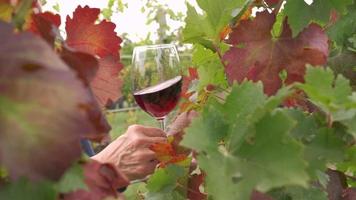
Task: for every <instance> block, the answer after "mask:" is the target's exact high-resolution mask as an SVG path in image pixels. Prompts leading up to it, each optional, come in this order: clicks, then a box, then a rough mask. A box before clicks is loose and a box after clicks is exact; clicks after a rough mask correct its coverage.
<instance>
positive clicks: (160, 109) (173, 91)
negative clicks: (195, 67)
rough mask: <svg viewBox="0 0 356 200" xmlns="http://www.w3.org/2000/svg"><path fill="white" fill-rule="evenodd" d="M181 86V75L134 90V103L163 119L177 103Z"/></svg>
mask: <svg viewBox="0 0 356 200" xmlns="http://www.w3.org/2000/svg"><path fill="white" fill-rule="evenodd" d="M181 87H182V76H176V77H175V78H172V79H169V80H166V81H164V82H162V83H159V84H157V85H154V86H150V87H147V88H145V89H142V90H139V91H137V92H134V98H135V100H136V103H137V104H138V105H139V106H140V107H141V108H142V109H143V110H144V111H146V112H147V113H149V114H150V115H152V116H153V117H155V118H156V119H158V120H163V119H164V117H165V116H166V115H167V114H168V113H170V112H171V111H172V110H173V109H174V108H175V107H176V105H177V103H178V101H179V98H180V93H181Z"/></svg>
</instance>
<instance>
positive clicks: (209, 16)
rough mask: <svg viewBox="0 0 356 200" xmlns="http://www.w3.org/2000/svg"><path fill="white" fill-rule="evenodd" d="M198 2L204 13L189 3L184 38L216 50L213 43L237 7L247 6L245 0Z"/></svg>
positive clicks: (239, 8) (207, 0) (203, 0)
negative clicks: (200, 12)
mask: <svg viewBox="0 0 356 200" xmlns="http://www.w3.org/2000/svg"><path fill="white" fill-rule="evenodd" d="M248 2H249V1H248ZM197 3H198V5H199V7H200V8H201V9H202V10H203V11H204V14H199V13H198V12H197V11H196V9H195V8H194V7H193V6H191V5H189V4H187V7H188V11H187V17H186V19H185V22H186V24H187V25H186V27H185V28H184V30H183V36H184V40H185V41H186V42H191V43H198V44H202V45H203V46H205V47H206V48H209V49H212V50H213V51H215V50H214V49H215V48H214V45H213V44H215V42H216V41H218V40H219V33H220V31H221V30H222V29H223V28H224V27H225V26H226V25H228V24H229V22H230V20H231V19H232V18H233V17H235V16H233V11H234V10H235V9H237V10H239V11H241V10H243V9H241V8H242V7H244V6H245V0H221V1H215V0H198V1H197Z"/></svg>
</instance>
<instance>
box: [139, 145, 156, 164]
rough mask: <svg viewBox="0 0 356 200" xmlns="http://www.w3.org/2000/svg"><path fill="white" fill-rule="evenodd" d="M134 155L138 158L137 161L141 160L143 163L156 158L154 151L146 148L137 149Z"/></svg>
mask: <svg viewBox="0 0 356 200" xmlns="http://www.w3.org/2000/svg"><path fill="white" fill-rule="evenodd" d="M136 156H137V158H138V159H139V161H142V162H143V163H144V162H148V161H150V160H155V159H156V154H155V152H153V151H151V150H150V149H148V148H145V149H143V150H140V151H138V152H137V154H136Z"/></svg>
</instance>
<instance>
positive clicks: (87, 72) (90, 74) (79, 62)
mask: <svg viewBox="0 0 356 200" xmlns="http://www.w3.org/2000/svg"><path fill="white" fill-rule="evenodd" d="M60 55H61V58H62V59H63V61H64V62H66V63H67V65H68V66H69V67H70V68H71V69H73V70H75V71H76V72H77V74H78V77H79V78H80V79H81V80H82V81H83V83H84V84H85V85H89V84H90V82H91V81H92V80H93V79H94V77H95V75H96V73H97V71H98V68H99V63H98V60H97V59H96V58H95V57H94V56H92V55H91V54H87V53H83V52H80V51H75V50H72V49H70V48H67V47H63V50H62V51H61V53H60Z"/></svg>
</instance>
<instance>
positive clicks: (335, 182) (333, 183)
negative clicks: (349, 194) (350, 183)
mask: <svg viewBox="0 0 356 200" xmlns="http://www.w3.org/2000/svg"><path fill="white" fill-rule="evenodd" d="M326 173H327V174H328V176H329V182H328V185H327V188H326V192H327V193H328V199H329V200H339V199H342V196H343V191H344V189H346V188H347V179H346V176H345V174H344V173H342V172H340V171H337V170H331V169H328V170H327V172H326Z"/></svg>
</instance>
